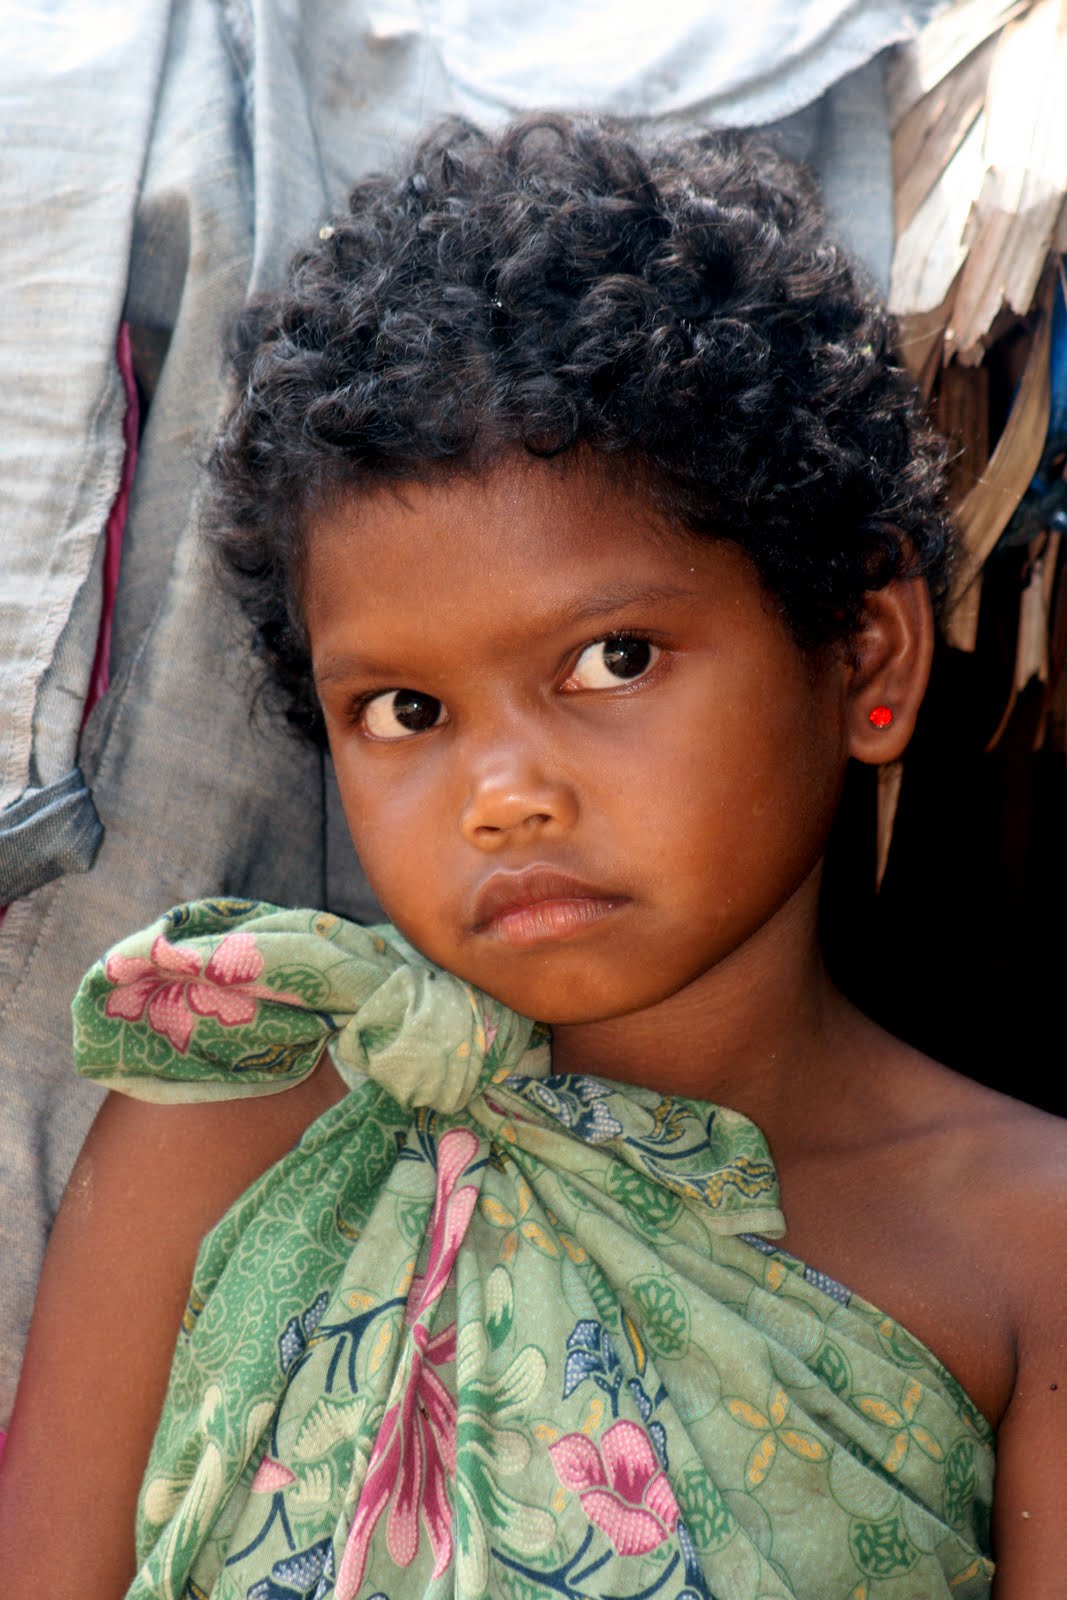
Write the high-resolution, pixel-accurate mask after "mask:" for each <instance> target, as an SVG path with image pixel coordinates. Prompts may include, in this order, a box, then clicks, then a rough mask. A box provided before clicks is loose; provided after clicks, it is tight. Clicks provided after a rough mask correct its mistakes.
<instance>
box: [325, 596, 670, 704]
mask: <svg viewBox="0 0 1067 1600" xmlns="http://www.w3.org/2000/svg"><path fill="white" fill-rule="evenodd" d="M695 599H696V595H695V593H694V592H693V590H692V589H689V588H688V587H686V586H685V585H683V584H652V585H649V584H636V583H620V584H614V585H613V586H612V587H611V588H610V589H601V590H599V591H598V592H597V593H596V594H591V595H587V596H585V598H584V599H582V600H579V601H578V602H576V603H575V604H573V605H567V604H564V605H560V606H559V607H558V608H557V609H556V610H554V611H548V612H545V613H542V614H541V615H540V616H538V617H537V618H536V619H535V627H536V632H537V634H538V635H542V634H545V633H555V632H557V631H558V630H560V629H562V628H573V627H579V626H581V624H582V623H585V622H589V621H591V620H592V619H594V618H597V617H610V616H611V615H612V614H613V613H614V612H616V611H624V610H626V608H627V607H629V606H636V605H655V604H663V603H664V602H667V601H672V602H674V603H675V604H677V603H678V602H679V601H689V602H690V603H692V602H693V601H695ZM532 620H534V619H532ZM393 670H394V668H393V667H392V666H391V665H387V664H386V663H384V662H381V661H373V660H371V659H370V658H369V657H367V656H360V655H356V654H353V653H350V652H347V651H346V652H343V653H341V652H337V653H334V652H331V653H329V654H328V655H326V656H324V657H323V659H322V662H321V664H319V665H317V666H313V668H312V674H313V677H314V680H315V684H316V687H321V686H322V685H325V684H331V683H343V682H344V681H345V680H346V679H348V678H354V677H361V676H366V675H372V676H381V675H383V674H384V675H386V676H388V675H389V673H390V672H392V671H393Z"/></svg>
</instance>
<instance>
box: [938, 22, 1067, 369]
mask: <svg viewBox="0 0 1067 1600" xmlns="http://www.w3.org/2000/svg"><path fill="white" fill-rule="evenodd" d="M1065 86H1067V0H1037V3H1036V4H1035V5H1034V6H1033V7H1032V8H1031V9H1030V10H1029V11H1028V12H1027V13H1026V14H1025V16H1023V17H1021V18H1020V19H1019V20H1018V21H1016V22H1012V23H1009V24H1008V26H1007V27H1006V28H1005V29H1004V31H1003V33H1002V34H1001V36H1000V39H999V41H998V43H997V47H996V52H995V55H994V58H993V62H992V66H991V68H990V72H989V82H988V86H987V91H986V103H985V114H984V138H983V146H982V158H983V162H984V166H985V176H984V178H983V181H982V188H981V192H980V194H979V196H978V201H977V204H976V207H975V210H974V213H973V214H972V216H971V219H970V221H969V222H968V224H967V228H966V230H965V233H964V243H965V245H966V247H967V259H966V261H965V262H964V266H963V271H962V273H961V274H960V281H959V284H958V286H957V289H956V296H955V304H954V307H953V312H952V326H951V327H950V328H948V329H946V332H945V353H946V357H948V356H949V355H951V354H952V353H955V354H956V355H957V358H958V359H959V360H960V361H962V362H964V363H965V364H973V363H977V362H979V361H981V360H982V357H983V355H984V353H985V350H986V348H987V346H988V344H989V341H990V337H991V334H992V331H993V328H994V324H995V323H996V322H997V319H998V317H999V315H1000V313H1001V312H1002V310H1005V309H1006V310H1008V311H1010V312H1014V313H1015V314H1016V315H1018V316H1023V315H1025V314H1026V313H1027V312H1028V311H1029V310H1030V307H1031V305H1032V304H1033V301H1034V296H1035V294H1036V292H1037V287H1038V284H1039V282H1040V279H1041V274H1042V271H1043V270H1044V267H1045V262H1046V260H1047V258H1048V253H1049V250H1050V248H1051V246H1052V242H1053V239H1054V238H1055V235H1056V230H1057V225H1058V223H1059V220H1060V215H1061V212H1062V211H1063V209H1064V195H1065V192H1067V93H1065Z"/></svg>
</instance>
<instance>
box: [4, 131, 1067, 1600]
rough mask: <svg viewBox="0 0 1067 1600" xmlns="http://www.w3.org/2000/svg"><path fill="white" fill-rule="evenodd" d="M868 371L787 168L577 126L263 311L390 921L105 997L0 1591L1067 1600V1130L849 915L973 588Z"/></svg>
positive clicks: (324, 680) (488, 163)
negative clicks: (882, 1021) (854, 777)
mask: <svg viewBox="0 0 1067 1600" xmlns="http://www.w3.org/2000/svg"><path fill="white" fill-rule="evenodd" d="M889 337H890V330H889V327H888V324H887V320H886V318H885V316H884V314H883V313H882V312H881V311H880V310H879V309H878V308H877V307H876V306H874V305H872V303H871V302H870V300H869V298H868V296H867V293H866V291H865V290H864V289H863V288H862V287H861V286H859V285H858V284H857V282H856V280H855V278H854V276H853V273H852V271H851V269H850V267H849V266H848V264H847V263H846V261H845V260H844V259H843V258H842V256H841V254H840V253H839V252H838V251H837V250H836V249H835V248H834V247H833V246H832V245H830V244H829V243H828V242H827V241H826V239H825V238H824V236H823V234H822V232H821V224H820V220H819V217H818V213H817V206H816V202H815V200H814V198H813V195H812V192H811V189H810V187H809V185H808V184H807V182H806V180H805V179H804V178H803V177H802V176H801V175H800V174H798V173H797V172H796V171H794V170H793V169H791V168H788V167H786V166H785V165H784V164H783V163H781V162H780V161H778V159H777V158H775V157H774V156H773V155H771V154H770V153H769V152H767V151H765V150H761V149H758V148H754V147H751V146H749V145H747V144H746V143H745V142H744V141H741V140H738V139H735V138H731V137H727V136H715V137H710V136H709V137H702V138H699V139H697V140H694V141H691V142H682V141H678V142H675V143H673V144H671V145H669V146H666V147H660V148H656V149H639V148H636V147H635V146H634V145H632V144H631V143H628V142H627V141H625V140H624V139H623V138H622V137H621V136H620V135H619V134H618V133H616V132H614V131H612V130H610V129H608V128H605V127H603V126H598V125H595V124H591V123H587V122H583V121H581V120H568V119H564V118H540V119H533V120H532V121H529V122H526V123H524V124H520V125H518V126H516V127H513V128H512V129H510V130H509V131H507V132H505V133H504V134H503V135H501V136H500V137H499V138H498V139H496V140H489V139H486V138H484V137H482V136H481V135H479V134H477V133H476V132H474V131H472V130H470V129H467V128H463V127H456V126H452V127H448V128H445V129H443V130H442V131H440V132H439V133H438V134H437V135H435V136H434V137H432V138H431V139H430V140H429V141H428V142H427V143H426V144H425V146H424V147H423V148H422V149H421V150H420V152H419V153H418V155H417V157H416V159H415V162H414V165H413V167H412V169H411V170H410V172H408V173H406V174H405V175H404V176H402V177H400V178H399V179H398V178H380V179H373V180H369V181H367V182H364V183H361V184H360V185H359V186H358V187H357V188H356V190H355V192H354V194H353V197H352V202H351V208H350V211H349V212H348V213H347V214H346V215H345V216H343V217H341V218H340V219H338V220H337V221H335V223H334V224H333V225H332V226H330V227H326V228H324V229H323V230H322V233H321V235H320V240H319V242H318V243H316V244H315V245H314V246H313V247H312V248H311V249H309V250H307V251H306V252H305V253H304V254H302V255H301V256H300V257H299V258H298V260H297V262H296V263H295V266H294V268H293V272H292V275H291V279H290V282H289V284H288V286H287V287H286V288H285V289H284V291H283V292H281V293H280V294H279V295H278V296H277V297H276V298H274V299H272V300H270V301H268V302H266V303H264V304H260V305H257V306H256V307H254V308H253V309H252V310H250V311H249V312H248V313H247V314H246V316H245V318H244V322H243V339H242V342H241V348H240V352H239V355H238V358H237V365H238V372H239V375H240V390H239V394H238V397H237V400H236V402H235V404H234V406H233V409H232V411H231V413H230V416H229V419H228V421H227V423H226V426H225V430H224V432H223V434H222V436H221V439H220V442H219V444H218V447H217V450H216V453H215V458H214V480H215V498H214V502H213V504H214V512H213V516H212V522H213V526H214V529H215V533H216V537H217V539H218V541H219V542H220V545H221V549H222V552H223V555H224V557H225V560H226V561H227V562H228V563H229V565H230V567H231V568H232V569H233V570H234V571H235V572H236V573H237V574H239V576H240V579H241V581H242V584H243V587H244V591H245V600H246V604H247V606H248V609H249V611H250V614H251V616H252V618H253V619H254V622H255V626H256V631H257V637H258V643H259V648H260V650H261V652H263V653H264V654H265V656H266V660H267V662H268V664H269V667H270V669H271V672H272V674H273V678H274V681H275V683H276V685H277V686H278V687H279V688H280V690H281V692H282V695H283V697H284V698H285V701H286V704H287V709H288V713H289V716H290V718H291V720H292V721H293V722H295V723H296V724H297V725H298V726H299V727H300V728H302V729H303V730H304V731H305V732H306V733H307V734H308V735H310V736H311V737H312V738H315V739H321V738H323V737H324V736H325V738H326V739H328V741H329V746H330V750H331V753H332V756H333V760H334V763H335V766H336V771H337V775H338V781H339V784H340V788H341V794H342V797H343V801H344V806H345V811H346V814H347V817H348V821H349V824H350V826H351V830H352V834H353V837H354V839H355V842H356V844H357V847H358V850H359V853H360V857H361V860H362V862H363V864H364V866H365V868H366V872H367V875H368V877H369V880H370V882H371V884H372V885H373V887H374V889H375V891H376V893H377V895H378V896H379V898H380V901H381V904H382V905H383V907H384V908H385V910H386V912H387V913H388V915H389V917H390V919H391V922H392V924H393V926H387V927H383V928H382V929H380V930H365V929H361V928H357V927H355V926H353V925H350V924H345V923H343V922H341V921H339V920H338V919H337V918H335V917H332V916H330V915H329V914H328V913H326V912H315V911H281V910H278V909H276V908H274V907H270V906H264V905H257V904H249V903H247V902H239V903H238V902H233V901H226V900H219V901H212V902H203V903H200V904H196V905H191V906H184V907H179V908H177V909H176V910H174V911H171V912H169V913H167V915H166V916H164V917H162V918H161V919H160V921H159V922H158V923H157V924H156V925H155V926H154V927H152V928H150V929H148V930H147V931H146V932H145V933H143V934H140V935H138V936H136V937H135V938H132V939H130V940H128V941H126V942H125V943H124V944H122V945H120V946H119V947H118V948H117V949H116V950H114V951H112V952H111V953H110V954H109V955H108V956H107V957H106V958H105V960H104V961H103V962H102V963H101V964H100V965H99V966H98V967H97V968H95V969H94V970H93V972H92V973H90V975H89V977H88V978H87V980H86V983H85V985H84V986H83V989H82V991H81V993H80V994H79V997H78V999H77V1001H76V1004H75V1043H76V1052H77V1059H78V1064H79V1067H80V1070H82V1071H83V1072H86V1073H88V1074H90V1075H91V1076H93V1077H96V1078H98V1079H100V1080H101V1081H103V1082H105V1083H107V1084H109V1085H111V1086H112V1087H113V1088H115V1089H117V1090H119V1091H120V1092H119V1093H118V1094H115V1095H113V1096H111V1097H110V1098H109V1100H108V1102H107V1103H106V1104H105V1106H104V1109H103V1110H102V1112H101V1114H100V1116H99V1118H98V1120H97V1122H96V1124H95V1126H94V1128H93V1130H92V1133H91V1134H90V1137H89V1140H88V1142H87V1144H86V1146H85V1150H84V1152H83V1155H82V1157H81V1159H80V1161H79V1164H78V1166H77V1168H76V1170H75V1173H74V1176H73V1178H72V1180H71V1184H70V1187H69V1191H68V1195H67V1198H66V1201H65V1203H64V1207H63V1211H62V1214H61V1217H60V1219H59V1221H58V1222H57V1225H56V1229H55V1234H54V1238H53V1241H52V1245H51V1249H50V1253H49V1259H48V1263H47V1266H46V1270H45V1274H44V1278H43V1281H42V1285H41V1290H40V1296H39V1301H38V1308H37V1312H36V1316H35V1323H34V1329H33V1333H32V1337H31V1343H30V1349H29V1353H28V1355H27V1360H26V1367H25V1374H24V1381H23V1388H22V1392H21V1395H20V1399H19V1404H18V1408H17V1410H16V1415H15V1419H14V1425H13V1429H12V1438H11V1444H10V1448H9V1454H8V1459H7V1461H6V1463H5V1475H6V1476H5V1484H4V1516H3V1532H4V1552H5V1554H4V1562H3V1571H4V1583H5V1593H6V1594H8V1595H12V1594H13V1595H16V1596H22V1595H27V1596H28V1595H33V1596H39V1595H42V1594H45V1593H47V1594H49V1595H57V1596H64V1597H65V1596H71V1597H73V1596H77V1597H78V1600H97V1597H99V1600H105V1597H106V1600H112V1597H115V1596H118V1595H119V1594H121V1593H122V1592H123V1591H124V1589H126V1587H127V1585H130V1584H131V1583H132V1587H130V1589H129V1593H130V1594H131V1595H135V1596H172V1597H175V1600H176V1597H178V1596H183V1597H200V1596H204V1595H212V1596H218V1597H237V1596H240V1597H242V1600H296V1597H300V1600H311V1597H322V1596H333V1597H336V1600H355V1597H365V1600H369V1597H371V1596H374V1597H376V1600H410V1597H415V1596H423V1595H428V1596H438V1595H446V1594H449V1595H452V1594H455V1595H460V1596H463V1597H465V1600H481V1597H482V1596H485V1595H492V1596H494V1597H495V1596H502V1597H507V1600H535V1597H541V1596H564V1597H566V1600H579V1597H585V1596H592V1597H597V1600H600V1597H603V1600H607V1597H624V1596H625V1597H629V1600H652V1597H653V1596H655V1597H663V1600H667V1597H671V1600H681V1597H685V1600H700V1597H703V1600H712V1597H715V1600H771V1597H781V1596H798V1597H799V1596H803V1597H807V1600H849V1597H851V1600H861V1597H863V1600H905V1597H906V1600H918V1597H920V1596H922V1597H935V1596H948V1595H954V1596H958V1597H960V1600H973V1597H977V1596H985V1595H988V1594H990V1592H991V1586H992V1590H993V1592H995V1594H996V1596H997V1600H1041V1597H1048V1600H1052V1597H1053V1596H1057V1597H1058V1596H1061V1595H1062V1592H1063V1569H1064V1565H1065V1558H1067V1534H1065V1532H1064V1524H1063V1519H1062V1514H1061V1513H1062V1504H1063V1490H1064V1458H1065V1455H1067V1421H1065V1412H1064V1397H1065V1394H1067V1372H1065V1371H1064V1362H1063V1347H1064V1338H1063V1327H1064V1313H1065V1311H1067V1273H1065V1272H1064V1271H1063V1263H1062V1257H1063V1239H1064V1233H1063V1224H1064V1220H1065V1214H1067V1202H1065V1184H1064V1177H1063V1165H1062V1153H1063V1140H1062V1135H1061V1130H1060V1127H1059V1125H1058V1124H1056V1123H1055V1122H1054V1121H1053V1120H1052V1119H1050V1118H1047V1117H1044V1116H1043V1115H1042V1114H1040V1113H1038V1112H1036V1111H1033V1110H1031V1109H1029V1108H1028V1107H1025V1106H1023V1105H1020V1104H1016V1103H1014V1102H1013V1101H1011V1100H1008V1099H1005V1098H1003V1097H1001V1096H998V1095H995V1094H993V1093H991V1092H990V1091H988V1090H986V1089H982V1088H979V1087H977V1086H976V1085H974V1084H972V1083H970V1082H968V1081H966V1080H963V1079H961V1078H959V1077H957V1076H955V1075H954V1074H952V1073H951V1072H949V1071H947V1070H946V1069H944V1068H942V1067H940V1066H937V1065H936V1064H935V1063H934V1062H932V1061H929V1060H927V1059H926V1058H924V1057H923V1056H921V1055H919V1054H917V1053H916V1052H915V1051H914V1050H912V1049H909V1048H908V1047H907V1046H905V1045H903V1044H902V1043H900V1042H899V1041H898V1040H895V1039H892V1038H890V1037H888V1036H887V1035H886V1034H885V1033H883V1032H882V1031H881V1030H880V1029H879V1028H877V1027H876V1026H875V1025H874V1024H873V1023H872V1022H870V1021H869V1020H867V1019H866V1018H865V1017H863V1016H861V1015H859V1014H858V1013H857V1012H856V1011H855V1010H853V1009H852V1008H851V1007H850V1005H849V1004H848V1003H847V1002H846V1001H845V1000H844V999H843V998H842V996H841V995H840V994H839V993H838V992H837V991H836V990H835V989H834V987H833V985H832V984H831V982H830V980H829V979H828V977H827V974H826V972H825V970H824V968H823V965H822V962H821V960H820V955H819V949H818V945H817V938H816V927H817V914H818V899H819V884H820V866H821V861H822V857H823V854H824V850H825V847H826V842H827V835H828V832H829V829H830V825H831V821H832V818H833V815H834V810H835V806H836V804H837V801H838V798H839V794H840V790H841V786H842V781H843V778H844V773H845V768H846V764H847V763H848V761H849V760H850V758H855V759H857V760H859V761H861V762H867V763H881V762H887V761H892V760H894V759H896V758H897V757H898V756H899V755H900V754H901V752H902V751H903V749H904V747H905V745H906V744H907V742H908V738H909V735H910V733H911V731H912V728H913V726H914V723H915V718H916V713H917V710H918V707H919V703H920V700H921V697H922V694H923V689H924V685H925V682H926V677H927V672H928V666H929V660H930V654H931V648H932V633H933V623H932V611H931V595H933V596H934V598H935V600H936V599H937V597H938V596H939V595H940V594H941V593H942V592H943V588H944V573H945V568H946V561H947V534H946V527H945V523H944V520H943V516H942V511H941V499H940V483H939V478H938V472H937V461H936V451H935V449H934V447H933V445H932V442H931V440H930V438H929V436H928V435H927V433H926V431H925V429H924V426H923V423H922V422H921V420H920V414H919V410H918V406H917V402H916V399H915V397H914V395H913V393H912V391H911V389H910V388H909V385H908V383H907V382H906V380H905V378H904V376H903V375H902V373H901V371H900V369H899V368H898V367H897V366H896V365H895V363H894V360H893V358H892V355H891V354H890V350H889ZM250 781H254V778H253V777H252V775H250ZM528 1018H536V1019H538V1020H537V1022H536V1023H535V1022H531V1021H528V1020H525V1019H528ZM549 1028H550V1029H551V1035H549V1032H548V1029H549ZM1050 1255H1051V1256H1052V1257H1053V1259H1052V1261H1051V1262H1050V1259H1049V1258H1050ZM194 1263H195V1270H194ZM804 1263H810V1265H804ZM190 1279H191V1281H192V1288H191V1290H190V1287H189V1284H190ZM875 1307H878V1308H880V1309H875ZM177 1329H180V1331H178V1334H177V1340H178V1343H177V1351H176V1353H174V1356H173V1365H171V1357H172V1352H173V1350H174V1337H175V1330H177ZM168 1369H169V1371H170V1377H169V1386H168ZM994 1432H995V1433H996V1438H997V1494H996V1505H995V1510H994V1513H993V1520H992V1535H990V1509H991V1500H992V1482H993V1461H994V1453H993V1448H994V1447H993V1441H994ZM153 1438H154V1443H153ZM146 1460H147V1462H148V1465H147V1470H146V1469H145V1462H146ZM142 1478H143V1482H142ZM139 1485H140V1493H139V1498H138V1486H139ZM135 1503H136V1554H135V1548H134V1524H135ZM991 1551H992V1552H995V1555H996V1561H997V1576H996V1578H995V1580H994V1578H993V1572H994V1567H993V1561H992V1559H991Z"/></svg>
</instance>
